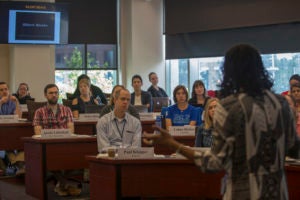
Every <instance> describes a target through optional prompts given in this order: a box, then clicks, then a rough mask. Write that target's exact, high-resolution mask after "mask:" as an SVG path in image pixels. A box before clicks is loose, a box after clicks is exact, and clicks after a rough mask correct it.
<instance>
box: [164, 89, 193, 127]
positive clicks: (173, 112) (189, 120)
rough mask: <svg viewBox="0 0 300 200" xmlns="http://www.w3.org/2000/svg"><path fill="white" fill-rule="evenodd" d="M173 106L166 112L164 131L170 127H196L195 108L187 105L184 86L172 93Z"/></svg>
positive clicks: (186, 94) (186, 93)
mask: <svg viewBox="0 0 300 200" xmlns="http://www.w3.org/2000/svg"><path fill="white" fill-rule="evenodd" d="M173 100H174V102H175V104H174V105H171V106H169V107H168V108H167V110H166V129H167V130H169V128H170V126H184V125H191V126H196V123H197V116H198V115H199V113H197V110H196V109H195V107H193V106H191V105H189V104H188V102H187V100H188V92H187V89H186V88H185V86H183V85H178V86H177V87H176V88H175V89H174V91H173Z"/></svg>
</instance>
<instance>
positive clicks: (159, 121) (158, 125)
mask: <svg viewBox="0 0 300 200" xmlns="http://www.w3.org/2000/svg"><path fill="white" fill-rule="evenodd" d="M161 125H162V124H161V115H158V116H156V120H155V126H157V127H160V128H161ZM154 133H159V131H154Z"/></svg>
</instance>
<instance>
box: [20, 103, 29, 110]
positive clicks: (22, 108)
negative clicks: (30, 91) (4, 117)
mask: <svg viewBox="0 0 300 200" xmlns="http://www.w3.org/2000/svg"><path fill="white" fill-rule="evenodd" d="M20 109H21V111H22V112H28V108H27V104H20Z"/></svg>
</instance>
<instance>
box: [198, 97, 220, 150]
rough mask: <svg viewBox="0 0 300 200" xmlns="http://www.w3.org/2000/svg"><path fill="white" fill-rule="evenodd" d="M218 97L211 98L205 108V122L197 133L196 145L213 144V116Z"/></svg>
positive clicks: (205, 145)
mask: <svg viewBox="0 0 300 200" xmlns="http://www.w3.org/2000/svg"><path fill="white" fill-rule="evenodd" d="M217 102H218V99H216V98H211V99H209V100H208V101H207V104H206V106H205V108H204V123H203V124H201V126H199V128H198V130H197V133H196V140H195V147H210V146H211V144H212V140H213V137H212V128H213V116H214V113H215V108H216V106H217Z"/></svg>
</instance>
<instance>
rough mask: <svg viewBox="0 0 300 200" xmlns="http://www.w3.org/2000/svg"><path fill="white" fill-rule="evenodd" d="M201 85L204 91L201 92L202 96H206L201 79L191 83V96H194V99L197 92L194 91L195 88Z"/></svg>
mask: <svg viewBox="0 0 300 200" xmlns="http://www.w3.org/2000/svg"><path fill="white" fill-rule="evenodd" d="M199 85H200V86H203V88H204V93H203V97H205V96H206V88H205V85H204V83H203V81H201V80H196V81H195V82H194V84H193V89H192V98H194V99H197V94H196V92H195V88H196V87H197V86H199Z"/></svg>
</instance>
